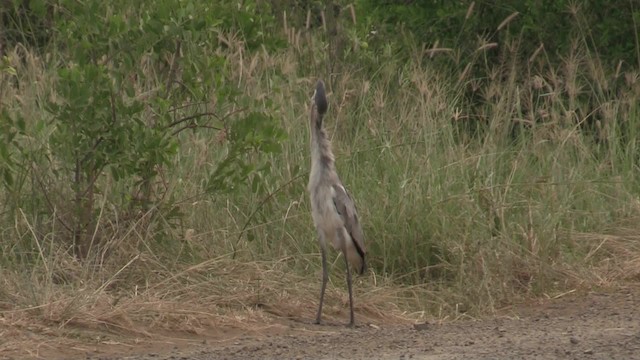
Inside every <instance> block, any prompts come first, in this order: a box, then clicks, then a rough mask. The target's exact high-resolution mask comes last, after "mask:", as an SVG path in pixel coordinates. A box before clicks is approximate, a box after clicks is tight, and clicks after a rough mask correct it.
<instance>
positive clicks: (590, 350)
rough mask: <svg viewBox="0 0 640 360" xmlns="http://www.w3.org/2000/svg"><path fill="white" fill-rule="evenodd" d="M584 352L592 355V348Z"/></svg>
mask: <svg viewBox="0 0 640 360" xmlns="http://www.w3.org/2000/svg"><path fill="white" fill-rule="evenodd" d="M584 353H585V354H587V355H593V349H587V350H585V351H584Z"/></svg>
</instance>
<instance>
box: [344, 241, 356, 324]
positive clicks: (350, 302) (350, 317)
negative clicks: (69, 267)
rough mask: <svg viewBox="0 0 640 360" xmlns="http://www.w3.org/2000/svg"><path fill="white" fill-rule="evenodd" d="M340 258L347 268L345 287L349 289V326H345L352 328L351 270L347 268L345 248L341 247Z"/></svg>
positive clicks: (347, 261) (353, 322) (353, 321)
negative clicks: (341, 257) (342, 258)
mask: <svg viewBox="0 0 640 360" xmlns="http://www.w3.org/2000/svg"><path fill="white" fill-rule="evenodd" d="M342 256H343V257H344V260H345V264H346V266H347V287H348V288H349V315H350V316H349V319H350V321H349V324H348V325H347V326H349V327H354V326H355V320H354V317H353V292H352V290H351V270H350V268H349V260H348V259H347V249H346V246H343V249H342Z"/></svg>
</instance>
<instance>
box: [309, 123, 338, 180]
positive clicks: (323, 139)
mask: <svg viewBox="0 0 640 360" xmlns="http://www.w3.org/2000/svg"><path fill="white" fill-rule="evenodd" d="M334 161H335V160H334V157H333V152H332V151H331V143H330V142H329V139H327V133H325V131H324V129H322V127H321V126H320V127H317V126H315V124H313V125H312V129H311V167H312V168H316V169H314V170H315V171H329V170H333V169H334Z"/></svg>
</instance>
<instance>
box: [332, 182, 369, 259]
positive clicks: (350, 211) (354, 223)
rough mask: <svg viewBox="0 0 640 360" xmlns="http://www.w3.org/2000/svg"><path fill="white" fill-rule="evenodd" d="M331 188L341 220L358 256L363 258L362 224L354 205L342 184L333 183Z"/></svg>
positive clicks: (364, 250) (364, 249)
mask: <svg viewBox="0 0 640 360" xmlns="http://www.w3.org/2000/svg"><path fill="white" fill-rule="evenodd" d="M333 190H334V191H333V194H334V195H333V204H334V205H335V206H336V210H337V211H338V214H339V215H340V217H342V222H343V223H344V226H345V228H346V229H347V232H348V233H349V235H351V238H352V239H353V243H354V244H355V246H356V250H357V251H358V253H359V254H360V257H362V258H363V259H364V254H365V253H366V252H367V250H366V248H365V246H364V233H363V232H362V226H360V220H359V219H358V212H357V211H356V206H355V204H354V202H353V200H352V199H351V197H350V196H349V194H348V193H347V190H346V189H345V188H344V186H342V184H335V185H333Z"/></svg>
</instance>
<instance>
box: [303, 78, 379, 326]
mask: <svg viewBox="0 0 640 360" xmlns="http://www.w3.org/2000/svg"><path fill="white" fill-rule="evenodd" d="M328 107H329V105H328V102H327V95H326V91H325V87H324V82H323V81H322V80H318V82H317V84H316V89H315V93H314V95H313V101H312V104H311V114H310V132H311V171H310V173H309V185H308V191H309V197H310V199H311V216H312V217H313V223H314V225H315V227H316V230H317V232H318V242H319V243H320V252H321V256H322V287H321V289H320V302H319V304H318V314H317V316H316V321H315V322H316V324H320V321H321V318H322V304H323V301H324V293H325V290H326V287H327V280H328V279H329V273H328V269H327V243H328V244H331V246H332V247H333V249H334V250H336V251H340V252H342V255H343V257H344V259H345V263H346V271H347V287H348V289H349V312H350V321H349V324H348V326H349V327H353V326H354V325H355V321H354V315H353V292H352V289H351V270H350V266H351V267H353V269H354V270H355V271H356V272H357V273H358V274H360V275H362V274H364V273H365V271H366V270H367V264H366V262H365V254H366V249H365V245H364V233H363V231H362V226H361V225H360V220H359V219H358V212H357V210H356V205H355V203H354V202H353V199H352V198H351V196H350V195H349V193H348V192H347V189H346V188H345V187H344V185H343V184H342V182H341V181H340V177H339V176H338V173H337V171H336V167H335V157H334V155H333V152H332V151H331V142H330V141H329V139H328V138H327V134H326V132H325V131H324V129H323V128H322V120H323V118H324V115H325V114H326V113H327V109H328Z"/></svg>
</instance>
